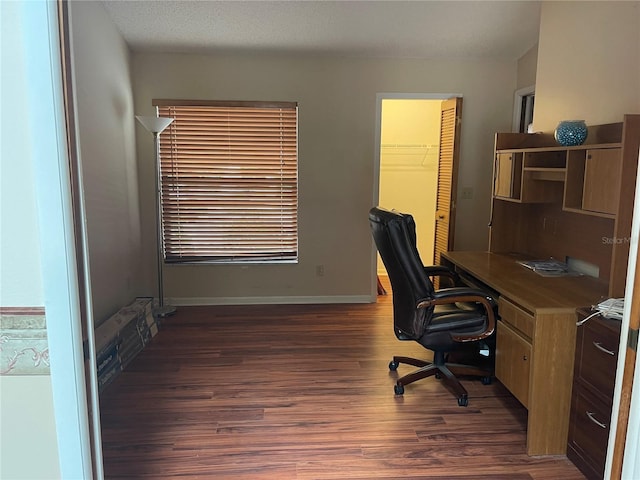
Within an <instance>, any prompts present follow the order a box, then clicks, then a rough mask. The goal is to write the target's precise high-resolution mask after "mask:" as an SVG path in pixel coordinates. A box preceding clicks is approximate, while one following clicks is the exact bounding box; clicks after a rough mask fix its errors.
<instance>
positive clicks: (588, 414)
mask: <svg viewBox="0 0 640 480" xmlns="http://www.w3.org/2000/svg"><path fill="white" fill-rule="evenodd" d="M587 417H589V420H591V421H592V422H593V423H595V424H596V425H598V426H599V427H601V428H605V429H606V428H607V426H606V425H605V424H604V423H602V422H599V421H598V420H596V417H595V416H594V415H593V412H587Z"/></svg>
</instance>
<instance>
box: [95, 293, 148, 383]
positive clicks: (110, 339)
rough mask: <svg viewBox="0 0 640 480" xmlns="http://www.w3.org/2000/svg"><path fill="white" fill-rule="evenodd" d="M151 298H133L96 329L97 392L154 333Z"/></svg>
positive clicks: (109, 381)
mask: <svg viewBox="0 0 640 480" xmlns="http://www.w3.org/2000/svg"><path fill="white" fill-rule="evenodd" d="M152 300H153V299H152V298H149V297H140V298H136V299H135V300H134V301H133V302H132V303H131V304H129V305H127V306H126V307H123V308H121V309H120V310H119V311H118V312H117V313H115V314H114V315H112V316H111V317H110V318H109V319H108V320H107V321H106V322H104V323H103V324H101V325H100V326H99V327H98V328H96V332H95V341H96V352H97V354H96V365H97V369H98V386H99V389H100V392H102V391H103V390H104V388H105V387H106V386H107V385H109V383H111V382H112V381H113V379H114V378H116V377H117V376H118V374H119V373H120V372H121V371H122V370H124V369H125V368H126V366H127V365H129V363H131V360H133V359H134V358H135V357H136V355H138V353H140V351H141V350H142V349H143V348H144V347H145V346H146V345H147V344H148V343H149V341H150V340H151V339H152V338H153V337H154V336H155V335H156V334H157V333H158V324H157V323H156V319H155V318H154V316H153V312H152Z"/></svg>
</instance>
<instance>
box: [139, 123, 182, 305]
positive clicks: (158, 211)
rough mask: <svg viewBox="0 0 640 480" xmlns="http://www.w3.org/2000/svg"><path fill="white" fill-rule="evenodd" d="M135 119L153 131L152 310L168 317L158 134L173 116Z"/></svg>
mask: <svg viewBox="0 0 640 480" xmlns="http://www.w3.org/2000/svg"><path fill="white" fill-rule="evenodd" d="M136 119H137V120H138V121H139V122H140V123H141V124H142V125H143V126H144V128H146V129H147V130H148V131H150V132H151V133H153V145H154V147H155V169H156V240H157V242H158V250H157V257H158V258H157V261H158V302H159V304H158V307H157V308H155V309H154V310H153V314H154V315H155V316H156V317H168V316H169V315H173V314H174V313H176V307H173V306H171V305H165V304H164V293H163V287H164V284H163V281H162V263H163V262H162V210H161V206H160V195H162V191H161V186H160V185H161V183H160V179H161V177H160V142H159V141H158V135H160V133H162V131H163V130H164V129H165V128H167V127H168V126H169V124H170V123H171V122H173V118H168V117H144V116H141V115H136Z"/></svg>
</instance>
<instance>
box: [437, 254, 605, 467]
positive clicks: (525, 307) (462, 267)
mask: <svg viewBox="0 0 640 480" xmlns="http://www.w3.org/2000/svg"><path fill="white" fill-rule="evenodd" d="M522 258H523V257H522V256H518V255H503V254H497V253H489V252H446V253H444V254H442V263H443V264H445V265H450V266H452V267H454V268H455V269H456V271H457V272H458V273H459V274H460V275H461V276H462V278H463V279H465V278H466V279H467V280H468V281H470V282H474V283H476V284H478V285H479V286H486V287H488V288H490V289H491V290H493V291H494V293H496V294H497V295H498V296H499V298H498V313H499V316H500V320H499V321H498V327H497V339H496V340H497V346H496V377H497V378H498V380H500V381H501V382H502V383H503V384H504V385H505V386H506V387H507V388H508V389H509V390H510V391H511V392H512V393H513V394H514V396H515V397H516V398H518V400H520V402H521V403H522V404H523V405H524V406H525V407H526V408H527V410H528V424H527V454H529V455H564V454H566V451H567V435H568V430H569V413H570V409H571V385H572V380H573V363H574V353H575V340H576V308H578V307H582V306H589V305H593V304H595V303H597V302H598V301H599V300H600V299H601V298H603V297H606V295H607V285H605V284H603V283H602V282H600V281H598V280H596V279H592V278H589V277H572V276H565V277H552V278H550V277H542V276H540V275H538V274H537V273H535V272H533V271H531V270H529V269H527V268H525V267H523V266H521V265H519V264H518V263H516V261H517V260H521V259H522Z"/></svg>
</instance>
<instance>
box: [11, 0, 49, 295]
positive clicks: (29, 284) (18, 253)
mask: <svg viewBox="0 0 640 480" xmlns="http://www.w3.org/2000/svg"><path fill="white" fill-rule="evenodd" d="M0 9H1V12H2V17H1V18H0V20H1V21H2V32H1V35H2V43H1V45H0V47H1V49H2V50H1V55H2V82H1V86H2V97H1V103H2V109H0V110H1V113H0V114H1V115H2V120H1V125H2V141H1V142H0V149H1V150H0V155H1V157H0V158H1V161H2V163H1V175H0V208H1V209H2V210H1V212H2V215H1V216H0V233H1V234H0V258H1V259H2V268H1V269H0V305H1V306H11V307H17V306H26V307H33V306H42V305H43V304H44V303H43V298H42V278H41V274H40V250H39V243H38V221H37V213H36V195H35V189H34V182H33V162H32V160H31V148H30V143H31V138H30V136H29V131H28V124H27V120H28V119H27V116H26V115H17V114H16V112H20V111H21V110H22V109H23V108H24V105H25V104H26V102H27V92H26V82H25V66H24V48H23V42H22V32H21V30H20V24H21V23H20V22H21V19H20V6H19V4H18V3H17V2H0Z"/></svg>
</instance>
